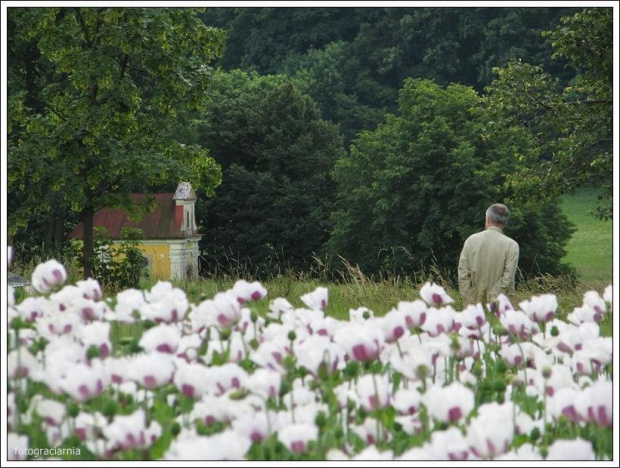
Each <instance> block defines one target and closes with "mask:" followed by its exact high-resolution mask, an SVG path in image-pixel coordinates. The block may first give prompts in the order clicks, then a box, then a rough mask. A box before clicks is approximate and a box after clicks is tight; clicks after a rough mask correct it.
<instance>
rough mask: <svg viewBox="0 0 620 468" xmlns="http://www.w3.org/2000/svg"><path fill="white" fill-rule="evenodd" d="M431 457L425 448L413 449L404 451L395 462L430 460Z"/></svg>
mask: <svg viewBox="0 0 620 468" xmlns="http://www.w3.org/2000/svg"><path fill="white" fill-rule="evenodd" d="M432 459H433V455H432V454H431V453H430V452H429V451H428V450H427V449H426V448H425V447H414V448H410V449H409V450H405V451H404V452H403V453H402V454H401V455H400V457H396V460H405V461H407V460H432Z"/></svg>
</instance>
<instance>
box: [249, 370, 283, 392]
mask: <svg viewBox="0 0 620 468" xmlns="http://www.w3.org/2000/svg"><path fill="white" fill-rule="evenodd" d="M281 383H282V376H281V375H280V373H278V372H276V371H273V370H270V369H256V370H255V371H254V372H253V373H252V374H251V375H250V376H249V377H248V389H249V390H251V391H252V393H256V394H257V395H261V396H262V397H263V398H266V399H267V398H274V397H276V396H278V394H279V393H280V385H281Z"/></svg>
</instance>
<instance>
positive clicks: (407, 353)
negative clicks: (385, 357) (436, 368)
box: [390, 336, 437, 381]
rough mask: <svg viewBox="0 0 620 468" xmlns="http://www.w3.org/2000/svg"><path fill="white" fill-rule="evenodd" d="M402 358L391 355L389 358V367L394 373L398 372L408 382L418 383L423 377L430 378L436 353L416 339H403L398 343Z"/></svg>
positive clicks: (412, 337)
mask: <svg viewBox="0 0 620 468" xmlns="http://www.w3.org/2000/svg"><path fill="white" fill-rule="evenodd" d="M400 347H401V350H402V353H403V354H402V356H401V355H400V354H399V353H393V354H392V355H391V356H390V365H391V366H392V367H393V368H394V370H395V371H397V372H400V373H401V374H402V375H403V376H405V377H406V378H408V379H409V380H413V381H419V380H422V378H424V377H431V376H432V373H433V362H435V359H436V357H437V351H436V350H435V349H432V348H431V347H429V346H427V345H426V343H425V342H422V343H420V341H419V340H418V338H417V337H414V336H411V337H405V338H404V339H403V340H402V341H401V342H400Z"/></svg>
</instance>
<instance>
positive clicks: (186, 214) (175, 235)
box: [69, 182, 201, 280]
mask: <svg viewBox="0 0 620 468" xmlns="http://www.w3.org/2000/svg"><path fill="white" fill-rule="evenodd" d="M131 198H132V200H133V202H134V203H136V204H144V203H145V202H146V201H147V199H148V200H151V199H152V198H153V199H154V200H153V203H154V209H153V210H152V211H150V212H148V213H146V214H144V215H143V216H142V218H141V219H140V220H139V221H134V220H132V219H130V215H129V214H128V213H127V212H125V211H124V210H122V209H107V208H104V209H101V210H99V211H97V212H96V213H95V216H94V226H95V228H97V227H103V228H105V229H106V231H107V234H108V235H109V237H110V238H111V239H112V240H113V242H114V243H121V242H122V240H121V231H122V229H123V228H124V227H131V228H137V229H140V230H142V232H143V238H142V239H141V240H140V241H139V242H140V245H139V248H140V249H141V250H142V253H143V255H144V257H145V258H146V259H147V261H148V267H149V270H150V272H151V275H152V276H153V278H154V279H157V280H172V279H175V280H187V279H192V278H197V277H198V256H199V253H200V252H199V249H198V242H199V241H200V238H201V235H200V234H199V233H198V228H197V226H196V216H195V212H194V205H195V202H196V192H195V191H194V189H193V188H192V186H191V184H190V183H189V182H181V183H180V184H179V185H178V187H177V189H176V191H175V192H174V193H158V194H149V195H147V194H143V193H134V194H131ZM83 232H84V230H83V226H82V223H79V224H78V225H77V226H76V227H75V229H74V230H73V231H72V232H71V234H70V235H69V237H70V238H78V239H83V235H84V234H83Z"/></svg>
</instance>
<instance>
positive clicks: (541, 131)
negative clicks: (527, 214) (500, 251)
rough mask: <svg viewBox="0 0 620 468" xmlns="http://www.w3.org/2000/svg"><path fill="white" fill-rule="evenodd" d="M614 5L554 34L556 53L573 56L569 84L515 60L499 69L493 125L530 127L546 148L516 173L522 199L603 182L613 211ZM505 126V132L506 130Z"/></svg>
mask: <svg viewBox="0 0 620 468" xmlns="http://www.w3.org/2000/svg"><path fill="white" fill-rule="evenodd" d="M612 14H613V10H612V9H611V8H586V9H584V10H583V11H581V12H579V13H575V14H574V15H572V16H569V17H565V18H563V20H562V24H561V25H559V26H558V27H557V28H556V29H555V30H553V31H550V32H548V33H546V35H548V36H549V37H550V38H551V40H552V45H553V47H554V49H555V54H554V55H555V56H556V57H560V58H563V59H567V60H569V63H570V64H571V66H572V67H573V68H574V69H575V70H576V72H577V76H576V78H575V79H574V80H573V81H572V83H570V85H569V86H567V87H563V86H561V84H560V82H559V80H558V78H557V77H556V76H553V75H551V74H550V73H548V72H546V71H545V70H544V69H543V68H542V67H540V66H535V65H531V64H528V63H524V62H520V61H515V62H511V63H510V64H509V65H508V66H507V67H505V68H498V69H496V73H497V74H498V79H497V80H496V81H495V82H493V84H492V85H491V86H489V87H488V88H487V92H488V95H487V97H486V98H485V104H486V107H487V109H488V111H489V112H490V113H492V114H493V116H494V119H493V121H494V123H493V128H495V129H505V128H507V127H510V126H519V127H521V128H526V129H527V130H528V131H530V132H531V133H532V134H533V135H535V137H536V144H537V146H538V149H539V150H538V152H537V153H536V154H537V155H536V156H535V159H533V160H530V161H528V164H525V165H524V166H523V168H522V170H520V171H519V172H517V173H516V174H515V175H514V177H513V182H512V183H513V185H514V188H515V190H517V192H518V193H519V194H520V196H521V198H522V199H528V198H529V199H539V198H545V197H547V196H548V195H557V194H561V193H567V192H570V191H572V190H573V189H575V188H576V187H579V186H580V185H583V184H586V183H590V184H595V185H597V186H602V187H603V189H604V197H603V199H602V200H601V202H600V203H599V206H598V208H597V216H598V217H600V218H603V219H605V218H610V217H611V216H612V204H611V199H612V179H613V157H612V154H613V127H612V125H613V25H612V17H613V15H612ZM502 131H503V130H502Z"/></svg>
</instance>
